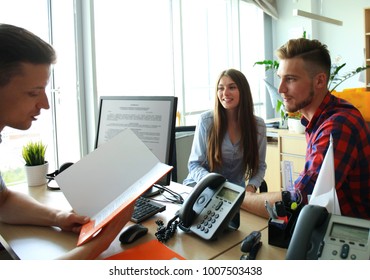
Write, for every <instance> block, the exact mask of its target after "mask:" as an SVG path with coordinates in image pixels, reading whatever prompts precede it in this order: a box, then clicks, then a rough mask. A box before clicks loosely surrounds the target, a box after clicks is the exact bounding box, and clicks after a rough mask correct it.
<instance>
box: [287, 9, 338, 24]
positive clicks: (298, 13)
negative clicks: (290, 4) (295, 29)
mask: <svg viewBox="0 0 370 280" xmlns="http://www.w3.org/2000/svg"><path fill="white" fill-rule="evenodd" d="M293 16H301V17H305V18H309V19H313V20H318V21H322V22H327V23H331V24H336V25H343V22H342V21H340V20H336V19H332V18H328V17H324V16H320V15H318V14H313V13H309V12H305V11H302V10H299V9H293Z"/></svg>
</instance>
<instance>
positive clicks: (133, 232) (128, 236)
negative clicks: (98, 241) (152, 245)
mask: <svg viewBox="0 0 370 280" xmlns="http://www.w3.org/2000/svg"><path fill="white" fill-rule="evenodd" d="M147 233H148V228H146V227H145V226H143V225H142V224H133V225H131V226H128V227H127V228H125V229H124V230H123V231H122V232H121V234H120V236H119V241H120V242H121V243H122V244H130V243H132V242H134V241H136V240H138V239H139V238H140V237H143V236H144V235H145V234H147Z"/></svg>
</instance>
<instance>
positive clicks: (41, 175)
mask: <svg viewBox="0 0 370 280" xmlns="http://www.w3.org/2000/svg"><path fill="white" fill-rule="evenodd" d="M48 169H49V163H48V162H46V163H45V164H43V165H35V166H27V165H26V166H25V170H26V177H27V183H28V186H30V187H34V186H42V185H45V184H46V174H47V173H48Z"/></svg>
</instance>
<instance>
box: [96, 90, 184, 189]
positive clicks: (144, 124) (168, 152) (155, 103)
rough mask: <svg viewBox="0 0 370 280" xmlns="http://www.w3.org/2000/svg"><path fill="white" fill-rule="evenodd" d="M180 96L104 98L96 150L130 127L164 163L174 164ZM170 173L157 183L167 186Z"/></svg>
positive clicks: (99, 119) (101, 106)
mask: <svg viewBox="0 0 370 280" xmlns="http://www.w3.org/2000/svg"><path fill="white" fill-rule="evenodd" d="M176 110H177V97H174V96H101V97H100V108H99V117H98V127H97V134H96V142H95V148H97V147H99V146H100V145H101V144H103V143H105V142H107V141H108V140H109V139H111V138H112V137H114V136H115V135H117V134H118V133H119V132H121V131H122V130H123V129H125V128H130V129H131V130H132V131H133V132H134V133H135V134H136V135H137V136H138V137H139V138H140V139H141V141H143V143H145V144H146V146H147V147H148V148H149V149H150V150H151V151H152V153H153V154H154V155H155V156H156V157H157V158H158V159H159V160H160V161H161V162H162V163H165V164H168V165H171V166H172V165H173V163H172V160H173V155H172V153H173V145H174V142H175V124H176ZM170 181H171V174H170V173H169V174H167V175H166V176H164V177H163V178H162V179H161V180H160V181H158V182H157V184H160V185H164V186H168V185H169V184H170Z"/></svg>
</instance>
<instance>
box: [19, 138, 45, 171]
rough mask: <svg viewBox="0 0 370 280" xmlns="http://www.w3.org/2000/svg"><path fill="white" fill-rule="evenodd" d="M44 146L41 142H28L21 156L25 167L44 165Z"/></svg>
mask: <svg viewBox="0 0 370 280" xmlns="http://www.w3.org/2000/svg"><path fill="white" fill-rule="evenodd" d="M45 152H46V146H45V145H44V144H43V143H42V142H41V141H38V142H29V143H27V144H26V145H25V146H23V149H22V156H23V159H24V160H25V162H26V165H27V166H35V165H42V164H44V163H45Z"/></svg>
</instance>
